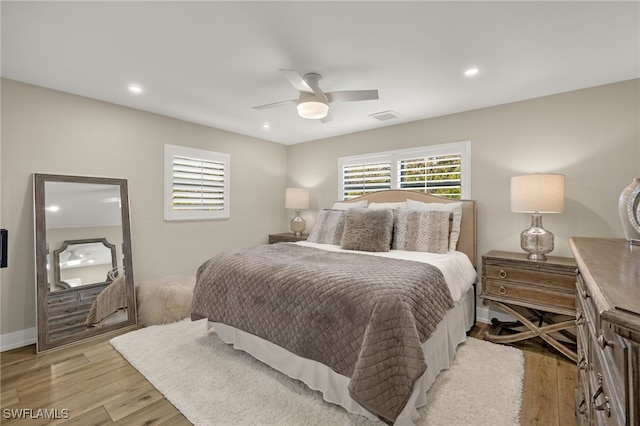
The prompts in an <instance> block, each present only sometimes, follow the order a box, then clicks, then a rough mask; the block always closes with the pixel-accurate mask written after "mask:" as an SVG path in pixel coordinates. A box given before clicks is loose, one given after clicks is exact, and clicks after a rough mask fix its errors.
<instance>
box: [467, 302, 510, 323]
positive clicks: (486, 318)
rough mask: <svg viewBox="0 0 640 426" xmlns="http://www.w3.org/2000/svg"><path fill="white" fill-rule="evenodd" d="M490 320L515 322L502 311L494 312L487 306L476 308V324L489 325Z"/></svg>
mask: <svg viewBox="0 0 640 426" xmlns="http://www.w3.org/2000/svg"><path fill="white" fill-rule="evenodd" d="M492 318H497V319H498V320H500V321H515V318H513V317H512V316H511V315H508V314H505V313H504V312H502V311H496V310H493V309H490V308H489V307H487V306H476V320H477V321H478V322H483V323H485V324H491V319H492Z"/></svg>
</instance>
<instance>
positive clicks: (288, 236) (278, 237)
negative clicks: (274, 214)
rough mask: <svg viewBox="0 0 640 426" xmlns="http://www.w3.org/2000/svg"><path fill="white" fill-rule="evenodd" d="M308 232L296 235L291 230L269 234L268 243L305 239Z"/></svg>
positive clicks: (293, 241) (292, 241)
mask: <svg viewBox="0 0 640 426" xmlns="http://www.w3.org/2000/svg"><path fill="white" fill-rule="evenodd" d="M308 236H309V234H302V235H300V236H296V235H295V234H294V233H293V232H283V233H281V234H269V244H275V243H295V242H296V241H306V239H307V237H308Z"/></svg>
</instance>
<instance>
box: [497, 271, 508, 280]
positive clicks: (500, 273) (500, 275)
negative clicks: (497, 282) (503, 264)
mask: <svg viewBox="0 0 640 426" xmlns="http://www.w3.org/2000/svg"><path fill="white" fill-rule="evenodd" d="M498 276H499V277H500V278H507V273H506V272H505V270H504V269H500V272H498Z"/></svg>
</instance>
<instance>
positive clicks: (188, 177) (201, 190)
mask: <svg viewBox="0 0 640 426" xmlns="http://www.w3.org/2000/svg"><path fill="white" fill-rule="evenodd" d="M172 162H173V179H172V206H173V209H174V210H177V211H180V210H188V211H211V210H223V209H224V207H225V199H224V198H225V194H224V192H225V191H224V189H225V185H224V183H225V166H224V163H222V162H217V161H209V160H203V159H197V158H187V157H181V156H174V157H173V160H172Z"/></svg>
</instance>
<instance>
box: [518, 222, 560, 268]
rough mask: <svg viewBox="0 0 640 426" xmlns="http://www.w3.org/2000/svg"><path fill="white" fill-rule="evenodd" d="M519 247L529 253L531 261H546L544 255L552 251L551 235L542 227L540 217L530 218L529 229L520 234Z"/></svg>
mask: <svg viewBox="0 0 640 426" xmlns="http://www.w3.org/2000/svg"><path fill="white" fill-rule="evenodd" d="M520 247H522V250H524V251H526V252H527V253H529V256H527V258H528V259H531V260H547V256H545V254H547V253H550V252H552V251H553V234H552V233H551V232H549V231H547V230H546V229H544V228H543V227H542V216H541V215H539V214H533V215H532V216H531V228H529V229H525V230H524V231H522V233H521V234H520Z"/></svg>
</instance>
